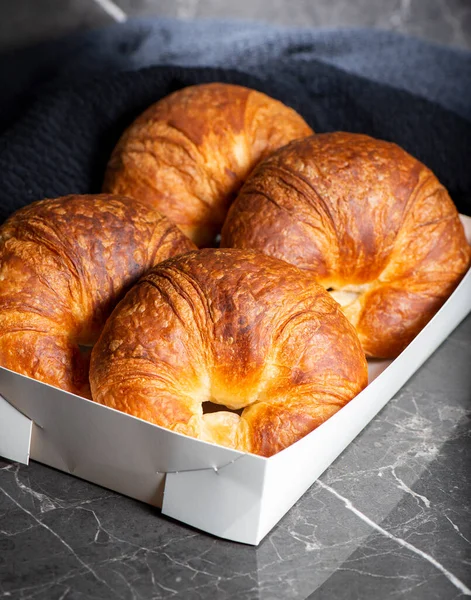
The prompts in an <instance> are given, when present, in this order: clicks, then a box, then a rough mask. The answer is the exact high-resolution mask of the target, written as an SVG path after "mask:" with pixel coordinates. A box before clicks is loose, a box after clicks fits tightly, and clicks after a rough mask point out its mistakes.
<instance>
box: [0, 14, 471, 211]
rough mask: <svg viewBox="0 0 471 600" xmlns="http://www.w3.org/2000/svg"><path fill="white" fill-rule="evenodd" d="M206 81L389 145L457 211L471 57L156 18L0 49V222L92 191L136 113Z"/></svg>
mask: <svg viewBox="0 0 471 600" xmlns="http://www.w3.org/2000/svg"><path fill="white" fill-rule="evenodd" d="M208 67H209V68H208ZM215 80H220V81H230V82H234V83H239V84H242V85H248V86H251V87H254V88H256V89H259V90H261V91H264V92H266V93H269V94H270V95H272V96H274V97H277V98H279V99H280V100H282V101H284V102H286V103H287V104H289V105H291V106H293V107H294V108H296V109H297V110H298V111H299V112H301V114H302V115H303V116H304V117H305V118H306V120H307V121H308V122H309V123H310V125H311V126H312V127H313V128H314V129H315V130H316V131H319V132H321V131H332V130H347V131H357V132H364V133H367V134H370V135H373V136H376V137H380V138H383V139H387V140H391V141H395V142H397V143H398V144H400V145H401V146H403V147H404V148H405V149H406V150H408V151H409V152H411V153H412V154H414V155H415V156H417V157H418V158H419V159H421V160H422V161H423V162H424V163H425V164H427V165H428V166H429V167H430V168H432V170H434V172H435V173H436V174H437V176H438V177H439V178H440V179H441V181H442V182H443V183H444V184H445V185H446V186H447V187H448V189H449V191H450V193H451V194H452V197H453V199H454V201H455V202H456V204H457V206H458V208H459V209H460V210H461V211H463V212H467V213H469V212H470V209H469V204H470V199H471V169H470V165H469V161H470V157H471V53H469V52H466V51H461V50H456V49H451V48H445V47H440V46H437V45H434V44H430V43H426V42H423V41H419V40H415V39H411V38H407V37H404V36H400V35H396V34H393V33H388V32H381V31H371V30H311V29H287V28H281V27H273V26H267V25H263V24H257V23H244V22H221V21H190V22H185V21H177V20H171V19H160V20H135V21H128V22H126V23H124V24H121V25H115V26H112V27H109V28H107V29H104V30H100V31H92V32H88V33H85V34H80V35H76V36H72V37H69V38H67V39H64V40H61V41H58V42H53V43H48V44H43V45H41V46H40V47H36V48H32V49H31V48H29V49H25V50H22V51H20V52H16V53H14V54H10V55H4V56H0V86H1V89H2V95H1V98H0V131H2V134H1V135H0V173H1V175H0V177H1V180H2V181H1V183H2V186H0V220H1V219H3V218H4V217H6V216H7V215H8V214H9V213H10V212H11V211H12V210H14V209H15V208H17V207H19V206H21V205H23V204H26V203H28V202H31V201H32V200H35V199H38V198H41V197H46V196H49V197H50V196H57V195H61V194H66V193H72V192H77V193H78V192H80V193H86V192H97V191H99V189H100V184H101V179H102V176H103V169H104V166H105V164H106V160H107V158H108V156H109V153H110V151H111V149H112V146H113V144H114V143H115V142H116V140H117V138H118V137H119V135H120V133H121V132H122V130H123V128H124V127H125V126H126V125H127V124H128V123H130V122H131V120H132V119H133V118H134V117H135V116H136V115H137V114H138V113H139V112H140V111H141V110H143V109H144V108H145V107H146V106H147V105H148V104H150V103H151V102H153V101H155V100H157V99H158V98H160V97H162V96H163V95H165V94H167V93H169V92H170V91H173V90H174V89H178V88H179V87H182V86H184V85H189V84H191V83H197V82H200V81H201V82H203V81H215Z"/></svg>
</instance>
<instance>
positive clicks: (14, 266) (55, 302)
mask: <svg viewBox="0 0 471 600" xmlns="http://www.w3.org/2000/svg"><path fill="white" fill-rule="evenodd" d="M194 247H195V246H194V244H193V243H192V242H191V241H190V240H189V239H188V238H186V237H185V236H184V235H183V234H182V233H181V232H180V231H179V230H178V228H177V227H175V226H174V225H173V224H172V223H170V221H168V219H167V218H165V217H163V216H161V215H160V214H159V213H157V212H156V211H154V210H151V209H149V208H148V207H147V206H145V205H144V204H141V203H139V202H136V201H134V200H132V199H129V198H124V197H119V196H109V195H104V194H103V195H98V196H66V197H63V198H58V199H53V200H42V201H40V202H35V203H33V204H31V205H29V206H27V207H25V208H23V209H21V210H19V211H17V212H16V213H14V214H13V215H12V216H11V217H10V218H9V219H7V221H5V223H4V224H3V225H2V227H1V228H0V365H2V366H4V367H7V368H9V369H11V370H13V371H17V372H19V373H22V374H24V375H28V376H30V377H33V378H35V379H39V380H40V381H43V382H45V383H49V384H51V385H54V386H56V387H60V388H62V389H65V390H67V391H71V392H74V393H77V394H80V395H84V396H88V397H89V396H90V392H89V385H88V361H89V358H88V356H87V353H86V352H81V351H80V348H79V345H82V346H89V345H92V344H93V343H94V342H95V341H96V339H97V338H98V336H99V334H100V332H101V329H102V327H103V325H104V322H105V320H106V318H107V317H108V315H109V314H110V312H111V310H112V309H113V308H114V306H115V304H116V303H117V302H118V300H119V299H120V298H121V297H122V295H123V293H124V292H125V291H126V290H127V289H128V288H129V286H130V285H131V284H133V283H134V282H135V281H136V280H137V279H138V278H139V277H140V276H141V275H142V274H143V273H144V272H145V271H146V270H147V269H149V268H150V267H152V266H154V265H155V264H157V263H158V262H160V261H161V260H164V259H166V258H168V257H170V256H175V255H177V254H181V253H184V252H187V251H189V250H191V249H193V248H194Z"/></svg>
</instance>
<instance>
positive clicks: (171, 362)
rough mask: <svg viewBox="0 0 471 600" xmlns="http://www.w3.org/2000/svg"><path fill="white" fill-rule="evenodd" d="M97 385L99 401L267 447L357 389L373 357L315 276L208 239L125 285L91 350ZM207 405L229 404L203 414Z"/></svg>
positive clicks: (244, 445)
mask: <svg viewBox="0 0 471 600" xmlns="http://www.w3.org/2000/svg"><path fill="white" fill-rule="evenodd" d="M90 384H91V390H92V398H93V400H95V401H96V402H99V403H101V404H105V405H107V406H110V407H112V408H115V409H118V410H121V411H124V412H126V413H129V414H132V415H134V416H136V417H140V418H142V419H146V420H148V421H151V422H152V423H155V424H157V425H161V426H163V427H166V428H169V429H172V430H173V431H177V432H180V433H183V434H186V435H189V436H193V437H196V438H199V439H201V440H206V441H210V442H214V443H218V444H221V445H224V446H229V447H232V448H237V449H239V450H243V451H246V452H252V453H255V454H259V455H262V456H271V455H272V454H275V453H276V452H278V451H280V450H282V449H283V448H286V447H287V446H289V445H290V444H292V443H293V442H295V441H297V440H299V439H300V438H301V437H303V436H304V435H306V434H307V433H309V432H310V431H312V430H313V429H315V428H316V427H317V426H318V425H320V424H321V423H323V422H324V421H325V420H326V419H327V418H329V417H330V416H331V415H332V414H334V413H335V412H337V411H338V410H339V409H340V408H341V407H342V406H343V405H345V404H346V403H347V402H348V401H349V400H350V399H351V398H353V397H354V396H355V395H356V394H358V393H359V392H360V391H361V390H362V389H363V388H364V387H365V386H366V385H367V365H366V359H365V356H364V353H363V352H362V349H361V346H360V343H359V341H358V338H357V335H356V333H355V330H354V329H353V327H352V326H351V325H350V323H349V322H348V320H347V319H346V318H345V316H344V315H343V314H342V312H341V311H340V309H339V307H338V304H337V303H336V302H335V301H334V300H333V299H332V298H331V297H330V296H329V294H327V293H326V292H325V291H324V290H323V289H322V288H321V286H319V285H318V284H317V283H316V282H315V279H314V278H313V277H312V275H311V274H310V273H307V272H303V271H301V270H299V269H297V268H296V267H293V266H292V265H288V264H286V263H284V262H283V261H280V260H276V259H274V258H270V257H268V256H265V255H263V254H261V253H256V252H251V251H240V250H231V249H229V250H217V249H209V248H208V249H205V250H201V251H199V252H191V253H188V254H185V255H184V256H181V257H178V258H175V259H169V260H167V261H165V262H163V263H161V264H160V265H158V266H157V267H155V268H154V269H152V270H151V271H149V272H148V273H147V274H146V275H144V276H143V277H142V278H141V279H140V280H139V282H138V283H137V284H136V285H135V286H134V287H133V288H132V289H131V290H130V291H129V292H128V293H127V295H126V297H125V298H124V299H123V300H122V301H121V302H120V304H119V305H118V306H117V307H116V309H115V310H114V311H113V313H112V315H111V316H110V318H109V319H108V321H107V323H106V325H105V328H104V330H103V333H102V335H101V336H100V339H99V340H98V342H97V343H96V345H95V347H94V348H93V351H92V359H91V365H90ZM207 402H211V403H213V405H214V404H218V405H223V407H222V408H223V410H221V411H218V412H211V413H206V414H204V409H203V406H204V405H205V403H207ZM227 409H230V411H233V412H230V411H228V410H227ZM234 411H239V412H240V411H242V412H241V414H240V415H239V414H238V413H237V412H234Z"/></svg>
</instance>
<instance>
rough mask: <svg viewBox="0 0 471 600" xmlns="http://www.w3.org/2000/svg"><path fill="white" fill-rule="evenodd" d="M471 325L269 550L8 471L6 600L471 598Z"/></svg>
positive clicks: (1, 483) (10, 467)
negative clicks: (225, 539)
mask: <svg viewBox="0 0 471 600" xmlns="http://www.w3.org/2000/svg"><path fill="white" fill-rule="evenodd" d="M470 365H471V316H469V317H468V318H467V319H466V320H465V321H464V322H463V323H462V324H461V325H460V326H459V327H458V328H457V329H456V330H455V331H454V332H453V333H452V334H451V336H450V337H449V338H448V339H447V340H446V341H445V342H444V343H443V344H442V346H441V347H440V348H439V349H438V350H437V351H436V352H435V353H434V355H433V356H432V357H431V358H430V359H429V360H428V361H427V362H426V363H425V364H424V365H423V367H422V368H421V369H420V370H419V371H418V372H417V373H416V374H415V375H414V377H413V378H412V379H411V380H410V381H409V382H408V383H407V384H406V385H405V387H404V388H403V389H402V390H401V391H400V392H399V393H398V394H397V395H396V396H395V397H394V398H393V399H392V400H391V401H390V402H389V404H388V405H387V406H386V407H385V409H383V410H382V411H381V412H380V413H379V415H378V416H377V417H376V418H375V419H374V420H373V421H372V422H371V423H370V424H369V425H368V426H367V427H366V428H365V429H364V431H363V432H362V433H361V435H360V436H358V437H357V438H356V439H355V441H354V442H353V443H352V444H351V445H350V446H349V447H348V448H347V449H346V450H345V451H344V453H343V454H342V455H341V456H340V457H339V458H338V459H337V460H336V461H335V462H334V463H333V464H332V465H331V467H330V468H329V469H328V470H327V471H326V472H325V473H324V474H323V475H322V477H321V478H320V480H319V481H318V482H316V483H315V484H314V485H313V486H312V487H311V488H310V489H309V490H308V491H307V492H306V494H305V495H304V496H303V497H302V498H301V499H300V500H299V502H298V503H297V504H296V505H295V506H294V507H293V508H292V509H291V511H290V512H289V513H288V514H287V515H286V516H285V517H284V518H283V519H282V520H281V521H280V523H279V524H278V525H277V526H276V528H275V529H273V530H272V532H271V533H270V534H269V535H268V536H267V537H266V538H265V540H264V541H263V542H262V543H261V544H260V545H259V546H258V547H257V548H254V547H249V546H244V545H241V544H236V543H232V542H228V541H223V540H219V539H216V538H213V537H211V536H209V535H206V534H204V533H200V532H198V531H196V530H193V529H191V528H189V527H187V526H185V525H182V524H180V523H178V522H175V521H172V520H170V519H167V518H165V517H163V516H161V515H160V513H159V511H158V510H156V509H153V508H151V507H149V506H147V505H145V504H142V503H139V502H136V501H133V500H130V499H129V498H125V497H123V496H119V495H118V494H115V493H113V492H110V491H108V490H105V489H102V488H100V487H97V486H95V485H91V484H89V483H87V482H85V481H81V480H79V479H76V478H74V477H72V476H69V475H66V474H64V473H60V472H57V471H54V470H53V469H50V468H48V467H45V466H43V465H40V464H38V463H34V462H33V463H31V464H30V465H29V466H28V467H23V466H19V465H17V464H14V463H8V462H5V461H3V462H2V461H0V598H8V599H9V600H17V599H18V600H19V599H26V598H34V599H36V600H82V599H85V598H99V599H117V598H122V599H126V600H127V599H129V600H140V599H150V598H155V599H157V598H176V597H179V598H184V599H185V600H193V599H194V600H199V599H206V598H217V599H224V600H225V599H241V600H242V599H244V600H245V599H247V600H259V599H260V600H262V599H263V600H275V599H280V600H281V599H287V600H288V599H292V598H293V599H305V598H310V599H315V600H320V599H328V600H331V599H335V600H343V599H374V600H385V599H397V598H408V599H409V598H410V599H414V600H415V599H417V600H422V599H423V600H435V599H436V600H443V599H457V598H461V597H464V596H465V595H471V515H470V512H471V506H470V498H471V444H470V434H471V428H470V415H471V369H470Z"/></svg>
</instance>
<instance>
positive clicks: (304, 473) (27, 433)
mask: <svg viewBox="0 0 471 600" xmlns="http://www.w3.org/2000/svg"><path fill="white" fill-rule="evenodd" d="M463 222H464V224H465V227H466V230H467V236H468V239H469V240H470V242H471V219H470V218H468V217H463ZM470 311H471V270H470V271H468V273H467V274H466V276H465V277H464V279H463V280H462V281H461V283H460V285H459V286H458V288H457V289H456V290H455V292H454V293H453V294H452V296H451V297H450V298H449V299H448V301H447V302H446V304H445V305H444V306H443V307H442V309H441V310H440V311H439V312H438V313H437V314H436V315H435V317H434V318H433V319H432V320H431V321H430V323H429V324H428V325H427V326H426V327H425V328H424V329H423V330H422V331H421V332H420V334H419V335H418V336H417V337H416V338H415V339H414V340H413V341H412V343H411V344H409V346H408V347H407V348H406V349H405V350H404V352H403V353H402V354H401V355H400V356H399V357H398V358H397V359H395V360H394V361H393V362H391V361H371V362H370V364H369V370H370V383H369V385H368V387H367V388H366V389H365V390H363V392H361V393H360V394H359V395H358V396H357V397H356V398H354V399H353V400H352V401H351V402H349V404H347V405H346V406H345V407H344V408H342V409H341V410H340V411H339V412H338V413H336V414H335V415H334V416H332V417H331V418H330V419H329V420H328V421H326V422H325V423H324V424H322V425H321V426H320V427H318V428H317V429H316V430H315V431H313V432H312V433H311V434H309V435H308V436H306V437H305V438H303V439H302V440H300V441H299V442H297V443H296V444H293V445H292V446H290V447H289V448H287V449H286V450H283V451H282V452H280V453H278V454H276V455H275V456H272V457H271V458H262V457H259V456H255V455H253V454H245V453H243V452H238V451H235V450H230V449H228V448H224V447H221V446H217V445H214V444H209V443H207V442H202V441H199V440H196V439H192V438H189V437H186V436H183V435H180V434H177V433H173V432H171V431H168V430H166V429H163V428H161V427H158V426H156V425H152V424H151V423H147V422H145V421H141V420H140V419H137V418H135V417H132V416H129V415H127V414H124V413H121V412H118V411H116V410H113V409H111V408H107V407H105V406H101V405H99V404H95V403H94V402H92V401H89V400H85V399H83V398H80V397H78V396H74V395H73V394H69V393H67V392H63V391H62V390H59V389H57V388H54V387H51V386H49V385H47V384H44V383H41V382H38V381H35V380H33V379H30V378H28V377H25V376H22V375H19V374H17V373H14V372H12V371H9V370H8V369H5V368H3V367H0V394H1V396H0V456H4V457H5V458H8V459H10V460H14V461H18V462H22V463H25V464H27V463H28V460H29V458H32V459H34V460H37V461H39V462H42V463H44V464H47V465H50V466H52V467H55V468H56V469H60V470H61V471H65V472H67V473H71V474H73V475H76V476H77V477H81V478H83V479H86V480H88V481H91V482H93V483H97V484H99V485H101V486H104V487H106V488H110V489H112V490H115V491H117V492H120V493H122V494H125V495H127V496H131V497H132V498H136V499H138V500H142V501H143V502H147V503H149V504H151V505H154V506H158V507H161V508H162V513H163V514H165V515H168V516H170V517H173V518H175V519H178V520H179V521H182V522H184V523H188V524H189V525H192V526H194V527H197V528H199V529H201V530H203V531H207V532H209V533H212V534H214V535H217V536H220V537H223V538H227V539H230V540H235V541H238V542H244V543H248V544H254V545H256V544H258V543H259V542H260V541H261V540H262V538H263V537H264V536H265V535H266V534H267V533H268V532H269V531H270V529H271V528H272V527H273V526H274V525H276V523H277V522H278V521H279V520H280V519H281V517H282V516H283V515H284V514H285V513H286V512H287V511H288V510H289V508H290V507H291V506H292V505H293V504H294V503H295V502H296V501H297V500H298V498H299V497H300V496H301V495H302V494H303V493H304V492H305V491H306V490H307V489H308V488H309V487H310V486H311V485H312V484H313V483H314V481H315V480H316V479H317V478H318V477H319V475H321V473H322V472H323V471H324V470H325V469H326V468H327V467H328V466H329V465H330V464H331V463H332V461H333V460H334V459H335V458H336V457H337V456H338V455H339V454H340V453H341V452H342V451H343V450H344V449H345V448H346V447H347V446H348V444H349V443H350V442H351V441H352V440H353V439H354V438H355V437H356V436H357V435H358V433H359V432H360V431H361V430H362V429H363V428H364V427H365V426H366V425H367V424H368V423H369V421H370V420H371V419H372V418H373V417H374V416H375V415H376V413H378V412H379V411H380V410H381V409H382V408H383V406H384V405H385V404H386V403H387V402H388V401H389V400H390V399H391V398H392V396H393V395H394V394H395V393H396V392H397V391H398V390H399V389H400V388H401V387H402V386H403V385H404V383H405V382H406V381H407V380H408V379H409V377H410V376H411V375H412V374H413V373H414V372H415V371H416V370H417V369H418V368H419V367H420V365H421V364H422V363H423V362H424V361H425V360H426V359H427V358H428V357H429V356H430V355H431V354H432V353H433V352H434V350H435V349H436V348H437V347H438V346H439V345H440V344H441V343H442V342H443V341H444V340H445V339H446V337H447V336H448V335H449V334H450V333H451V331H453V329H454V328H455V327H456V326H457V325H458V324H459V323H460V322H461V321H462V320H463V319H464V318H465V317H466V315H467V314H468V313H469V312H470Z"/></svg>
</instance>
